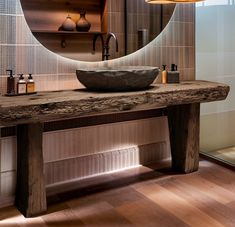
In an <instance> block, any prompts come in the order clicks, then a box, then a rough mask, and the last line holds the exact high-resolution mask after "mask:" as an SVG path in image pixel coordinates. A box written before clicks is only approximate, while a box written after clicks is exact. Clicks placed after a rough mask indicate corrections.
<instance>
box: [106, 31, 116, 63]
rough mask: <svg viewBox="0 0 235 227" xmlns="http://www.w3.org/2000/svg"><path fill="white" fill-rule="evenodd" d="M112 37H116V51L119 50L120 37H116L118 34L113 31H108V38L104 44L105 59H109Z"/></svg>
mask: <svg viewBox="0 0 235 227" xmlns="http://www.w3.org/2000/svg"><path fill="white" fill-rule="evenodd" d="M111 38H114V40H115V43H116V52H118V39H117V37H116V35H115V34H114V33H112V32H110V33H108V34H107V38H106V41H105V44H104V60H109V56H110V54H109V49H110V47H109V42H110V40H111Z"/></svg>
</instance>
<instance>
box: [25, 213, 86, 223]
mask: <svg viewBox="0 0 235 227" xmlns="http://www.w3.org/2000/svg"><path fill="white" fill-rule="evenodd" d="M42 219H43V221H44V222H45V223H46V226H48V227H54V226H60V227H79V226H85V225H84V223H83V222H82V221H81V220H80V219H79V218H78V217H77V215H76V213H75V212H74V211H73V210H72V209H66V210H61V211H57V212H54V213H50V214H47V215H43V216H42ZM29 226H30V225H29Z"/></svg>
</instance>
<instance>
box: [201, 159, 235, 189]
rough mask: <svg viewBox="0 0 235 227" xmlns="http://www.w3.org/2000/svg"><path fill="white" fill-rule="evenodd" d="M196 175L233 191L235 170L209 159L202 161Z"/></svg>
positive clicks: (234, 187)
mask: <svg viewBox="0 0 235 227" xmlns="http://www.w3.org/2000/svg"><path fill="white" fill-rule="evenodd" d="M198 175H199V176H201V177H203V178H204V179H207V180H209V181H211V182H213V183H215V184H217V185H220V186H221V187H223V188H225V189H227V190H229V191H232V192H235V184H234V182H235V172H234V171H233V170H230V169H227V168H224V167H222V166H219V165H217V164H214V163H211V162H209V161H202V162H201V168H200V170H199V172H198Z"/></svg>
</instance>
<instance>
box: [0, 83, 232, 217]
mask: <svg viewBox="0 0 235 227" xmlns="http://www.w3.org/2000/svg"><path fill="white" fill-rule="evenodd" d="M228 92H229V86H227V85H225V84H220V83H214V82H208V81H185V82H181V83H180V84H156V85H153V86H152V87H150V88H149V89H147V90H144V91H132V92H117V93H114V92H113V93H101V92H90V91H87V90H86V89H80V90H72V91H71V90H70V91H55V92H39V93H37V94H34V95H25V96H17V97H4V96H2V97H0V126H2V127H5V126H13V125H17V149H18V153H17V188H16V206H17V208H18V209H19V210H20V211H21V212H22V214H23V215H24V216H25V217H32V216H36V215H39V214H42V213H44V212H46V210H47V202H46V190H45V179H44V174H43V152H42V133H43V123H44V122H47V121H53V120H58V119H69V118H81V120H82V117H85V116H95V115H100V114H109V113H123V112H127V111H136V110H147V109H164V111H165V112H166V114H167V117H168V123H169V130H170V141H171V154H172V168H173V169H174V170H176V171H180V172H184V173H191V172H193V171H196V170H197V169H198V166H199V123H200V122H199V118H200V103H204V102H211V101H218V100H224V99H225V98H226V97H227V95H228Z"/></svg>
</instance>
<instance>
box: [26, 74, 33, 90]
mask: <svg viewBox="0 0 235 227" xmlns="http://www.w3.org/2000/svg"><path fill="white" fill-rule="evenodd" d="M26 92H27V93H33V92H35V83H34V80H33V77H32V74H31V73H29V77H28V80H27V84H26Z"/></svg>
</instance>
